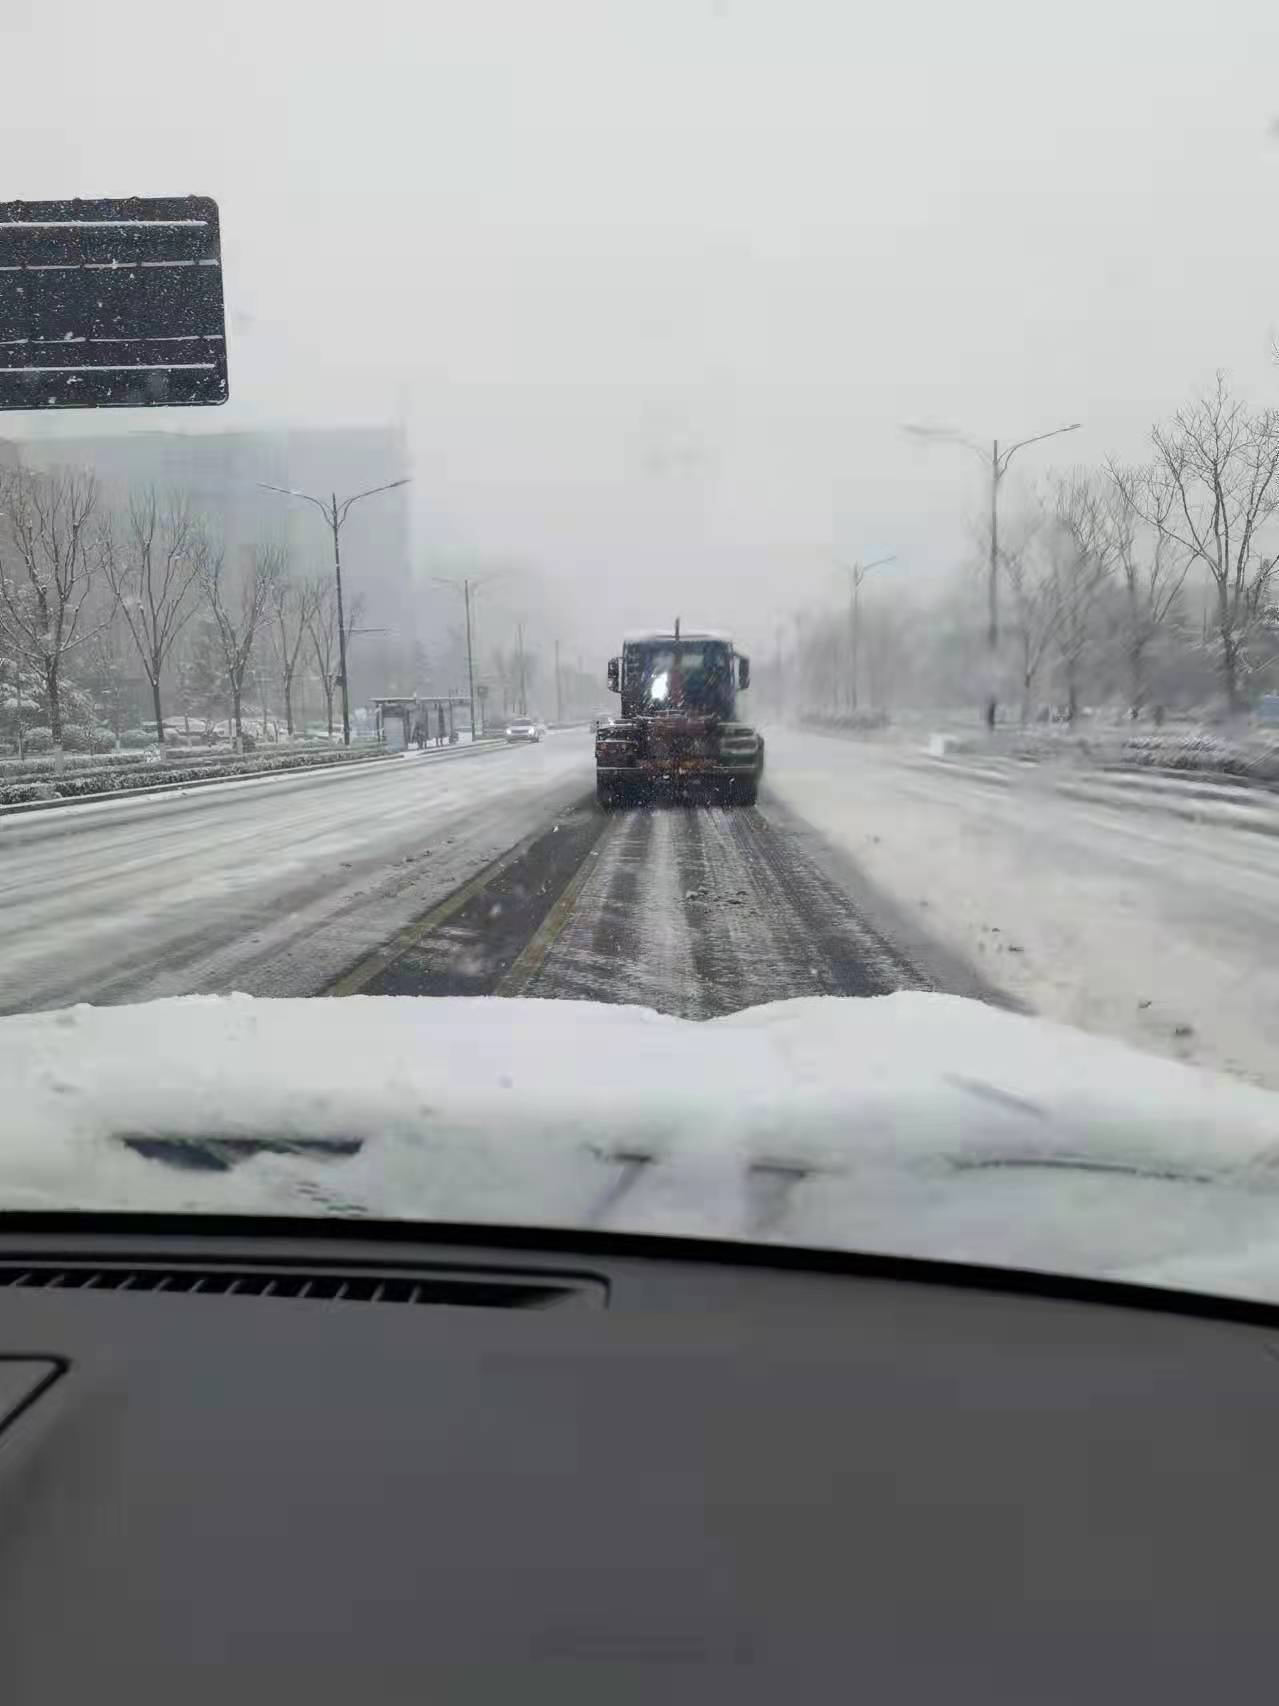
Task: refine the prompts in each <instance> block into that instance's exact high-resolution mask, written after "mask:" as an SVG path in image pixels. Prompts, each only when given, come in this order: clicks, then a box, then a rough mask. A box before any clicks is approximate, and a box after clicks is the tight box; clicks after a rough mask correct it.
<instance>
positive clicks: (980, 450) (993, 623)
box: [906, 421, 1082, 729]
mask: <svg viewBox="0 0 1279 1706" xmlns="http://www.w3.org/2000/svg"><path fill="white" fill-rule="evenodd" d="M1081 424H1082V423H1081V422H1079V421H1071V422H1070V424H1069V426H1059V427H1053V428H1052V430H1051V431H1050V432H1037V433H1035V434H1034V435H1033V436H1032V437H1030V438H1019V439H1018V440H1017V442H1016V444H1010V445H1007V446H1005V448H1004V449H1003V450H1001V449H1000V448H999V440H998V439H995V440H994V441H993V442H992V444H991V447H990V449H989V450H987V449H986V448H985V446H984V445H981V444H978V443H977V442H976V440H975V439H971V438H969V437H967V436H966V434H964V433H962V432H956V431H955V429H954V428H953V427H931V426H908V427H907V428H906V431H907V432H908V433H910V434H911V435H912V436H913V437H914V438H922V439H925V440H927V441H928V442H929V443H934V444H959V445H962V446H963V448H964V449H965V450H971V451H972V452H973V454H974V455H975V456H980V457H981V459H982V461H983V462H985V463H988V464H989V466H990V586H989V601H990V609H989V617H988V621H987V628H986V649H987V652H988V654H989V657H990V691H989V694H988V695H987V699H986V727H987V728H989V729H993V728H994V726H995V713H996V711H997V709H998V697H999V687H998V682H999V676H998V671H997V657H998V652H999V482H1000V481H1001V480H1002V479H1003V477H1004V475H1005V474H1006V473H1007V472H1008V464H1009V463H1010V462H1011V461H1012V459H1013V457H1014V456H1015V455H1016V454H1017V452H1018V451H1019V450H1024V449H1025V448H1026V446H1027V445H1028V444H1041V443H1042V442H1043V440H1044V439H1046V438H1060V436H1061V435H1062V433H1066V432H1078V431H1079V428H1080V425H1081Z"/></svg>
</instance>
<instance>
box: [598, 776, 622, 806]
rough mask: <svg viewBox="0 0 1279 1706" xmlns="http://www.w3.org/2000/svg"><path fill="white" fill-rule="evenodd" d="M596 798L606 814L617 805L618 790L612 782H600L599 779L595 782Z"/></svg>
mask: <svg viewBox="0 0 1279 1706" xmlns="http://www.w3.org/2000/svg"><path fill="white" fill-rule="evenodd" d="M595 798H596V800H597V801H598V802H599V804H600V806H601V807H602V808H603V809H604V810H605V811H606V812H607V811H611V810H612V809H613V807H614V806H615V805H616V804H617V789H616V788H615V787H614V786H613V784H612V783H611V782H603V781H600V780H599V778H598V777H597V778H596V782H595Z"/></svg>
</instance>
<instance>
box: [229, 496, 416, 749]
mask: <svg viewBox="0 0 1279 1706" xmlns="http://www.w3.org/2000/svg"><path fill="white" fill-rule="evenodd" d="M410 477H411V476H407V475H406V476H405V478H404V479H402V480H390V481H388V482H387V484H386V485H385V486H370V487H369V489H368V491H367V492H356V493H355V494H354V495H353V496H352V497H349V498H343V499H342V501H341V503H339V502H338V495H337V493H336V492H332V493H330V495H329V498H328V501H327V502H326V501H325V499H324V498H315V497H312V496H311V494H310V492H295V491H294V490H293V489H292V487H290V486H271V485H268V484H267V482H266V481H265V480H259V481H258V486H259V488H260V490H262V491H264V492H279V494H280V495H281V497H286V498H302V499H303V500H304V501H305V502H307V503H309V504H314V505H315V507H316V509H318V510H319V511H320V513H321V515H322V516H323V517H324V519H325V521H327V522H328V524H329V526H330V527H331V528H332V529H333V576H334V579H335V580H336V582H337V592H338V669H339V671H340V672H341V677H342V744H343V746H350V744H351V699H350V695H349V693H348V692H347V685H346V622H345V619H344V616H343V612H342V548H341V545H340V544H339V542H338V535H339V534H340V533H341V531H342V523H343V522H344V521H345V520H346V516H347V511H348V510H349V509H350V507H351V505H352V504H356V503H359V501H360V499H361V498H371V497H373V496H375V495H376V494H377V493H378V492H393V491H394V490H395V489H396V487H397V486H407V485H408V483H409V478H410Z"/></svg>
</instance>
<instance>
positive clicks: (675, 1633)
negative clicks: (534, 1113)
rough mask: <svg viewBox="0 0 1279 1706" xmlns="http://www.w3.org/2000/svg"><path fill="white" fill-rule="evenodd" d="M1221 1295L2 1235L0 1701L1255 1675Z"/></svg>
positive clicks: (730, 1693) (897, 1696)
mask: <svg viewBox="0 0 1279 1706" xmlns="http://www.w3.org/2000/svg"><path fill="white" fill-rule="evenodd" d="M1276 1437H1279V1330H1277V1328H1276V1317H1275V1315H1274V1313H1273V1312H1272V1311H1270V1310H1268V1309H1266V1308H1263V1307H1260V1306H1257V1307H1252V1306H1247V1305H1242V1304H1241V1305H1229V1304H1217V1303H1208V1302H1206V1301H1205V1300H1202V1299H1197V1298H1193V1297H1191V1298H1179V1297H1177V1296H1176V1295H1174V1294H1163V1293H1156V1292H1146V1291H1142V1290H1139V1289H1137V1288H1125V1287H1108V1286H1104V1285H1090V1284H1088V1283H1086V1282H1070V1281H1056V1280H1048V1279H1044V1278H1042V1277H1039V1276H1034V1275H1015V1274H1013V1275H1010V1274H1002V1273H998V1272H991V1271H986V1270H979V1269H965V1268H951V1267H945V1266H942V1265H938V1264H928V1263H910V1262H904V1261H898V1260H895V1259H891V1258H874V1257H865V1258H857V1257H845V1256H836V1255H829V1256H827V1255H824V1254H813V1253H806V1252H790V1251H785V1250H778V1249H771V1248H756V1247H753V1246H737V1245H731V1244H730V1245H717V1244H706V1243H697V1242H693V1241H678V1240H662V1239H646V1238H634V1237H632V1238H624V1237H618V1238H612V1237H608V1236H605V1235H602V1234H589V1233H588V1234H574V1233H564V1234H563V1235H559V1234H554V1233H549V1232H523V1233H520V1232H507V1231H505V1230H502V1229H497V1228H488V1229H484V1228H427V1227H423V1228H414V1227H412V1226H404V1225H393V1224H384V1223H374V1222H365V1223H361V1222H346V1221H340V1222H339V1221H334V1222H318V1223H311V1222H298V1221H244V1222H239V1221H234V1220H214V1219H203V1220H202V1219H190V1218H181V1217H177V1218H171V1217H154V1218H147V1217H128V1218H120V1217H101V1218H95V1217H87V1216H67V1217H58V1218H56V1219H53V1218H51V1217H47V1216H8V1217H4V1218H3V1219H0V1694H2V1695H3V1698H4V1700H5V1701H6V1703H8V1706H33V1703H36V1702H39V1703H42V1706H43V1703H45V1702H49V1703H53V1702H57V1703H59V1706H65V1703H66V1702H69V1701H75V1700H87V1699H91V1698H95V1697H103V1696H105V1697H106V1698H107V1699H111V1700H114V1699H119V1700H122V1701H128V1702H129V1703H130V1706H150V1703H152V1702H155V1703H157V1706H158V1703H161V1702H163V1703H164V1706H172V1703H173V1702H174V1701H176V1700H181V1701H182V1702H183V1703H184V1706H198V1703H203V1702H214V1701H216V1702H219V1703H225V1702H226V1701H228V1700H237V1701H241V1702H256V1701H263V1702H266V1701H270V1702H273V1703H278V1702H281V1701H297V1702H303V1701H305V1702H308V1703H319V1702H329V1701H333V1702H338V1701H341V1702H344V1703H346V1706H349V1703H350V1702H351V1701H353V1700H358V1701H360V1702H369V1703H372V1702H381V1701H397V1702H398V1701H410V1700H423V1701H425V1700H431V1699H441V1698H443V1699H449V1700H459V1699H466V1700H477V1701H480V1700H483V1701H496V1700H509V1699H512V1698H517V1697H518V1695H520V1694H524V1693H528V1692H530V1691H531V1692H533V1695H534V1697H535V1698H547V1699H554V1700H555V1701H557V1702H559V1703H563V1702H567V1701H579V1700H580V1701H583V1702H588V1701H589V1702H592V1703H593V1706H598V1702H599V1701H601V1700H609V1699H616V1698H620V1697H625V1698H636V1699H640V1698H643V1699H653V1698H658V1697H660V1696H661V1694H662V1693H663V1691H666V1690H670V1689H676V1690H678V1691H679V1697H680V1698H689V1699H692V1698H696V1699H697V1700H698V1701H700V1702H706V1701H713V1700H721V1699H722V1700H726V1701H727V1700H732V1701H735V1702H740V1701H743V1700H761V1701H762V1700H770V1701H775V1700H776V1699H777V1698H778V1697H779V1692H780V1691H781V1690H784V1689H788V1688H794V1687H795V1686H796V1685H797V1684H799V1685H802V1686H805V1687H806V1688H807V1689H809V1690H812V1691H814V1692H816V1691H817V1690H821V1691H822V1692H826V1691H832V1692H833V1691H838V1692H839V1693H840V1694H844V1693H847V1694H848V1695H849V1696H853V1697H860V1698H864V1699H867V1700H873V1701H876V1702H885V1701H945V1702H946V1703H947V1706H953V1703H954V1702H956V1701H968V1700H971V1701H981V1702H984V1703H989V1702H992V1701H1010V1702H1012V1701H1016V1702H1018V1703H1022V1702H1027V1701H1036V1702H1043V1701H1063V1702H1064V1701H1072V1702H1077V1701H1079V1700H1081V1699H1085V1698H1086V1699H1088V1700H1090V1701H1097V1700H1103V1701H1109V1700H1114V1701H1123V1702H1125V1706H1130V1703H1131V1702H1132V1701H1133V1700H1134V1699H1158V1700H1159V1701H1160V1702H1161V1706H1167V1703H1168V1702H1174V1701H1182V1700H1186V1701H1189V1700H1196V1701H1201V1700H1202V1699H1203V1698H1204V1695H1205V1693H1206V1692H1207V1691H1209V1690H1214V1691H1215V1690H1220V1689H1221V1688H1222V1686H1223V1684H1225V1685H1226V1686H1227V1691H1228V1692H1229V1693H1237V1694H1242V1693H1244V1692H1245V1691H1250V1690H1256V1689H1262V1688H1264V1687H1265V1685H1266V1684H1267V1683H1268V1682H1269V1679H1270V1674H1271V1671H1272V1668H1273V1666H1272V1659H1271V1648H1272V1643H1273V1633H1272V1631H1273V1623H1274V1607H1273V1587H1272V1560H1273V1545H1274V1535H1275V1533H1276V1532H1277V1531H1279V1523H1277V1521H1276V1519H1277V1517H1279V1508H1277V1503H1279V1502H1277V1501H1276V1497H1275V1471H1274V1466H1273V1465H1274V1457H1275V1446H1274V1441H1275V1439H1276Z"/></svg>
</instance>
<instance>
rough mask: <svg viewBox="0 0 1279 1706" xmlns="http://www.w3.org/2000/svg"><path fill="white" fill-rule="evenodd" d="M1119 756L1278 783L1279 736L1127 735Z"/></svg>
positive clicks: (1200, 731)
mask: <svg viewBox="0 0 1279 1706" xmlns="http://www.w3.org/2000/svg"><path fill="white" fill-rule="evenodd" d="M1122 757H1123V762H1124V763H1125V764H1140V765H1147V766H1152V767H1155V768H1158V769H1161V770H1196V771H1200V772H1202V771H1209V770H1213V771H1217V772H1219V773H1221V774H1222V775H1226V776H1244V777H1248V778H1250V779H1252V780H1254V781H1258V782H1279V735H1265V736H1260V737H1257V738H1255V739H1252V740H1239V741H1232V740H1223V739H1222V737H1221V736H1220V735H1214V734H1209V733H1208V732H1207V731H1206V730H1204V729H1193V730H1182V731H1178V732H1176V733H1168V734H1141V735H1130V736H1129V737H1128V739H1127V740H1125V741H1124V743H1123V748H1122Z"/></svg>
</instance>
